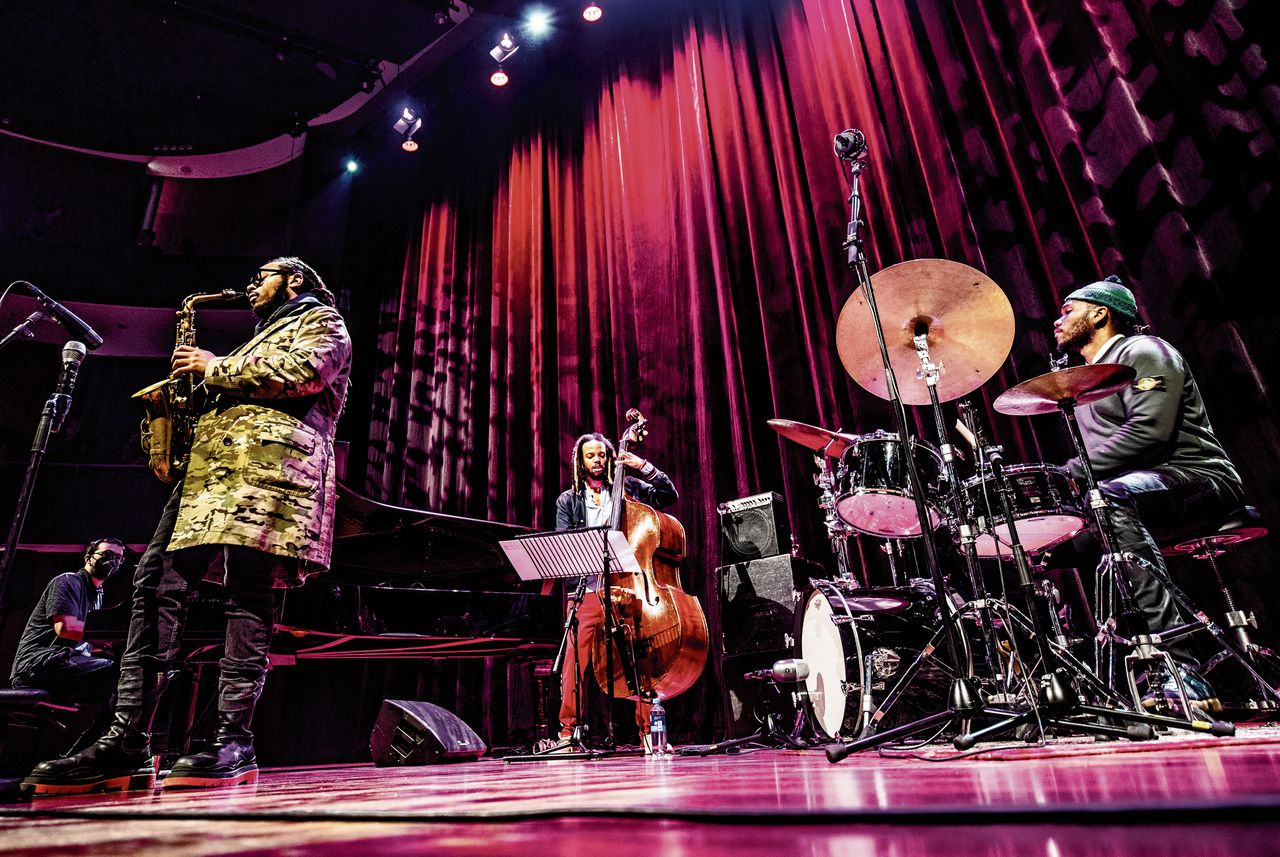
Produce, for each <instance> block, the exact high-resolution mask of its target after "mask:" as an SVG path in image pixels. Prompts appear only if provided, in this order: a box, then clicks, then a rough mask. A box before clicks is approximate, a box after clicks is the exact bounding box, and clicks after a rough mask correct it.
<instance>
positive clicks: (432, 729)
mask: <svg viewBox="0 0 1280 857" xmlns="http://www.w3.org/2000/svg"><path fill="white" fill-rule="evenodd" d="M486 749H487V748H486V747H485V745H484V742H483V741H481V740H480V736H479V735H477V734H476V733H475V732H474V731H472V729H471V727H470V726H468V725H467V724H466V723H463V722H462V719H461V718H459V717H458V716H457V715H456V714H453V713H452V712H450V711H447V710H445V709H443V708H441V707H440V706H438V705H433V704H431V703H430V702H419V701H418V700H413V699H387V700H384V701H383V703H382V710H381V711H379V712H378V720H377V722H376V723H374V725H373V733H372V734H371V735H370V736H369V755H370V756H372V757H373V762H374V764H375V765H377V766H379V767H386V766H389V765H434V764H439V763H441V762H472V761H475V760H476V759H479V758H480V757H481V756H483V755H484V752H485V750H486Z"/></svg>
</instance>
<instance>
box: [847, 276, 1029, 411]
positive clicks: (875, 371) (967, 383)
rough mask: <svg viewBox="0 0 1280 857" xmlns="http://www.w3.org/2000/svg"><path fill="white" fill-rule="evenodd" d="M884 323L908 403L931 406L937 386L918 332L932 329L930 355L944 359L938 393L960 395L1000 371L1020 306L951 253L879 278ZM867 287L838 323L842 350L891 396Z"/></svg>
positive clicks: (868, 382) (860, 376)
mask: <svg viewBox="0 0 1280 857" xmlns="http://www.w3.org/2000/svg"><path fill="white" fill-rule="evenodd" d="M871 285H872V287H873V288H874V289H875V297H876V306H877V307H879V309H880V320H881V323H882V324H883V325H884V337H885V345H886V346H887V347H888V350H889V362H890V363H891V364H892V365H893V373H894V377H896V378H897V379H898V390H899V392H900V393H901V395H902V401H903V402H904V403H905V404H908V405H927V404H929V388H928V386H927V385H926V384H925V382H924V381H923V380H921V379H919V378H917V377H916V372H917V371H918V370H919V369H920V358H919V356H917V354H916V346H915V341H914V336H915V335H916V333H917V332H923V333H925V334H927V337H928V343H929V354H930V357H931V358H932V359H933V362H934V363H937V364H941V366H942V372H941V374H940V376H939V378H938V399H939V400H940V401H943V402H947V401H950V400H952V399H958V398H960V397H961V396H963V395H965V394H967V393H971V392H973V391H974V390H976V389H977V388H978V387H981V386H982V385H983V384H985V383H986V382H987V380H988V379H990V378H991V376H992V375H994V374H995V373H996V370H998V369H999V368H1000V366H1001V365H1002V364H1003V363H1004V361H1005V358H1006V357H1008V356H1009V349H1010V348H1012V347H1013V327H1014V325H1013V307H1012V306H1011V305H1010V304H1009V299H1008V298H1007V297H1005V294H1004V292H1003V291H1001V289H1000V287H999V286H997V285H996V284H995V281H994V280H992V279H991V278H990V277H988V276H987V275H986V274H984V273H982V272H981V271H979V270H977V269H976V268H971V267H969V266H968V265H964V264H961V263H960V262H952V261H949V260H947V259H914V260H912V261H910V262H899V263H898V264H896V265H890V266H889V267H888V268H885V269H884V270H882V271H877V272H876V273H875V274H873V275H872V277H871ZM864 291H865V290H864V289H863V288H861V287H859V288H858V290H857V291H855V292H854V293H853V294H852V295H851V296H850V297H849V300H847V301H846V302H845V305H844V309H843V310H841V311H840V320H839V322H837V324H836V348H837V350H839V352H840V360H841V362H842V363H844V368H845V370H846V371H847V372H848V373H849V374H850V375H851V376H853V380H855V381H857V382H858V384H859V386H861V387H862V388H863V389H865V390H867V391H868V392H870V393H873V394H875V395H877V396H879V397H880V398H882V399H887V398H889V388H888V384H887V383H886V382H885V378H884V374H885V373H884V364H883V363H882V361H881V360H880V346H879V344H878V343H877V341H876V331H875V326H874V324H873V323H872V319H871V308H870V306H869V305H868V303H867V298H866V295H865V293H864Z"/></svg>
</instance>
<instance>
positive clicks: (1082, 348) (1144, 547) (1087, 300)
mask: <svg viewBox="0 0 1280 857" xmlns="http://www.w3.org/2000/svg"><path fill="white" fill-rule="evenodd" d="M1054 336H1055V338H1056V340H1057V343H1058V347H1059V348H1061V349H1062V350H1064V351H1070V352H1073V353H1076V354H1079V355H1080V356H1081V357H1083V358H1084V360H1085V362H1086V363H1120V364H1123V365H1126V366H1132V367H1133V368H1134V369H1135V370H1136V372H1137V377H1136V378H1135V379H1134V381H1133V382H1132V383H1131V384H1130V385H1129V386H1128V387H1126V388H1125V389H1124V390H1121V391H1120V392H1119V393H1116V394H1115V395H1111V396H1107V397H1106V398H1103V399H1100V400H1098V401H1096V402H1094V403H1093V404H1090V405H1083V406H1081V407H1080V408H1079V409H1078V410H1077V416H1078V419H1079V426H1080V434H1081V436H1082V437H1083V439H1084V444H1085V448H1086V450H1087V451H1088V453H1089V461H1090V463H1091V464H1092V465H1093V470H1094V475H1095V476H1096V477H1097V480H1098V488H1099V489H1100V490H1101V491H1102V494H1103V495H1104V496H1105V497H1106V498H1107V499H1108V501H1109V502H1110V504H1111V522H1112V526H1113V529H1114V530H1115V536H1116V545H1115V549H1116V550H1118V551H1121V552H1123V553H1127V554H1132V555H1133V556H1135V557H1137V558H1138V559H1139V560H1141V562H1139V563H1133V564H1131V565H1130V567H1129V568H1128V573H1127V577H1128V585H1129V591H1130V592H1131V593H1132V594H1133V600H1134V601H1135V602H1136V607H1137V608H1138V610H1140V611H1141V612H1142V615H1143V617H1144V618H1145V623H1146V626H1147V630H1149V631H1150V632H1152V633H1155V632H1160V631H1164V630H1167V629H1169V628H1172V627H1174V626H1177V625H1181V624H1183V623H1184V622H1186V621H1188V617H1186V616H1184V615H1182V611H1181V610H1179V609H1178V605H1177V604H1176V603H1175V602H1174V600H1173V597H1172V596H1171V595H1170V593H1169V591H1168V590H1167V589H1166V588H1165V586H1164V585H1163V584H1162V583H1161V580H1160V576H1161V575H1162V574H1163V572H1164V571H1165V565H1164V558H1163V557H1162V556H1161V554H1160V549H1159V547H1157V543H1156V539H1157V538H1159V539H1164V540H1169V539H1174V538H1178V537H1184V536H1186V535H1187V534H1189V533H1190V532H1192V531H1194V530H1196V529H1198V528H1202V527H1204V526H1205V525H1207V524H1210V523H1211V522H1213V521H1215V520H1218V519H1220V518H1222V517H1223V516H1225V515H1227V514H1229V513H1230V512H1231V511H1233V510H1234V509H1236V508H1239V507H1240V506H1242V505H1243V503H1244V489H1243V486H1242V484H1241V480H1240V474H1239V473H1238V472H1237V470H1236V468H1235V466H1234V465H1233V464H1232V463H1231V460H1230V459H1229V458H1228V457H1227V454H1226V452H1225V451H1224V450H1223V448H1222V445H1221V444H1220V443H1219V442H1218V439H1217V437H1216V436H1215V435H1214V431H1213V426H1212V425H1210V423H1209V417H1208V414H1207V413H1206V412H1205V407H1204V400H1203V399H1202V398H1201V397H1200V389H1199V387H1198V386H1197V385H1196V382H1195V378H1193V377H1192V375H1191V369H1190V367H1188V365H1187V362H1186V360H1185V359H1184V358H1183V357H1182V355H1181V354H1179V353H1178V351H1177V349H1175V348H1174V347H1173V346H1172V345H1170V344H1169V343H1168V342H1166V341H1165V340H1163V339H1160V338H1158V337H1155V336H1148V335H1144V334H1142V333H1141V332H1140V331H1139V329H1138V307H1137V303H1136V302H1135V300H1134V297H1133V292H1131V291H1130V290H1129V289H1128V288H1126V287H1125V286H1124V285H1123V284H1122V283H1121V282H1120V281H1119V279H1118V278H1115V277H1108V278H1107V279H1106V280H1103V281H1101V282H1096V283H1090V284H1089V285H1086V286H1084V287H1082V288H1079V289H1076V290H1075V291H1074V292H1072V293H1071V294H1069V295H1067V297H1066V299H1065V300H1064V301H1063V303H1062V316H1061V317H1060V318H1059V319H1058V320H1057V321H1056V322H1055V323H1054ZM1067 467H1068V469H1069V470H1070V471H1071V474H1072V475H1073V476H1075V477H1076V478H1077V479H1080V480H1081V484H1082V485H1083V480H1082V479H1081V477H1082V476H1083V469H1082V467H1081V464H1080V462H1079V461H1078V460H1075V459H1072V460H1071V461H1069V462H1068V463H1067ZM1153 533H1154V534H1155V535H1154V537H1153V535H1152V534H1153ZM1080 538H1081V537H1077V539H1078V540H1079V539H1080ZM1076 547H1077V549H1080V548H1081V547H1082V546H1081V545H1079V544H1077V546H1076ZM1094 556H1095V557H1096V556H1097V554H1094ZM1153 571H1154V572H1156V573H1154V574H1153V573H1152V572H1153ZM1102 618H1105V617H1099V619H1100V620H1101V619H1102ZM1141 630H1142V629H1138V631H1139V632H1140V631H1141ZM1122 632H1123V631H1122ZM1187 643H1188V641H1187V640H1186V639H1185V638H1184V639H1183V640H1179V641H1176V642H1174V643H1171V644H1168V645H1167V646H1165V649H1166V650H1167V651H1168V652H1169V654H1170V655H1171V656H1172V657H1173V658H1174V660H1175V661H1178V662H1179V666H1180V669H1181V671H1182V673H1183V679H1184V682H1185V685H1186V690H1187V695H1188V697H1190V702H1191V703H1192V705H1193V707H1196V708H1200V709H1202V711H1207V712H1214V711H1217V710H1220V705H1219V703H1218V700H1217V699H1216V698H1215V695H1214V693H1213V691H1212V689H1211V688H1210V687H1209V685H1208V683H1207V682H1205V681H1204V679H1203V678H1202V677H1200V676H1199V675H1198V674H1197V672H1196V670H1195V667H1196V662H1195V658H1194V657H1193V655H1192V654H1191V651H1190V649H1189V648H1188V647H1187ZM1163 693H1164V695H1165V696H1171V695H1175V694H1176V688H1175V687H1171V686H1170V685H1169V684H1166V685H1165V687H1164V690H1163ZM1144 701H1148V700H1144Z"/></svg>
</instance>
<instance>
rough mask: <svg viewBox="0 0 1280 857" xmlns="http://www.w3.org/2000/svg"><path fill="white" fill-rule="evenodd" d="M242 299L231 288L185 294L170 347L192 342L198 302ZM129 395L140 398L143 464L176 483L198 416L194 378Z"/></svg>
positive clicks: (177, 379) (185, 377) (160, 383)
mask: <svg viewBox="0 0 1280 857" xmlns="http://www.w3.org/2000/svg"><path fill="white" fill-rule="evenodd" d="M242 298H244V293H243V292H239V291H237V290H235V289H223V290H222V291H220V292H199V293H197V294H194V295H188V296H187V297H186V298H184V299H183V301H182V308H181V309H179V310H178V337H177V343H176V344H175V346H174V347H175V348H176V347H177V346H179V345H195V344H196V310H195V308H196V306H197V305H198V304H203V303H209V302H211V301H234V300H239V299H242ZM131 398H134V399H141V400H142V407H143V409H144V410H145V414H144V415H143V417H142V451H143V452H145V453H146V454H147V458H148V461H147V466H148V467H150V468H151V472H152V473H154V474H155V475H156V478H157V479H159V480H160V481H161V482H166V483H172V482H176V481H177V480H178V478H179V477H180V476H181V475H182V474H183V473H184V472H186V469H187V460H188V458H189V457H190V455H191V441H192V439H193V438H194V437H195V433H196V420H198V419H199V418H200V414H199V413H198V408H197V405H196V401H195V398H196V387H195V379H194V378H193V377H192V376H191V375H180V376H178V377H174V376H173V375H170V376H169V377H168V378H165V379H164V380H163V381H157V382H156V383H154V384H152V385H151V386H149V387H144V388H143V389H141V390H139V391H138V392H136V393H134V394H133V396H132V397H131Z"/></svg>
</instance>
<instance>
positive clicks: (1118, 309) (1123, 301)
mask: <svg viewBox="0 0 1280 857" xmlns="http://www.w3.org/2000/svg"><path fill="white" fill-rule="evenodd" d="M1066 301H1088V302H1089V303H1091V304H1099V305H1101V306H1104V307H1106V308H1107V309H1109V310H1111V311H1112V312H1115V313H1119V314H1120V315H1123V316H1126V317H1128V318H1130V319H1132V320H1135V321H1136V320H1137V318H1138V302H1137V301H1135V300H1134V299H1133V292H1131V291H1129V290H1128V289H1127V288H1126V287H1125V285H1124V284H1123V283H1121V282H1120V278H1119V277H1117V276H1116V275H1115V274H1112V275H1111V276H1110V277H1107V278H1106V279H1105V280H1102V281H1101V282H1097V283H1090V284H1089V285H1087V286H1082V287H1080V288H1078V289H1076V290H1075V291H1074V292H1072V293H1071V294H1069V295H1067V296H1066V297H1065V298H1063V302H1064V303H1065V302H1066Z"/></svg>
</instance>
